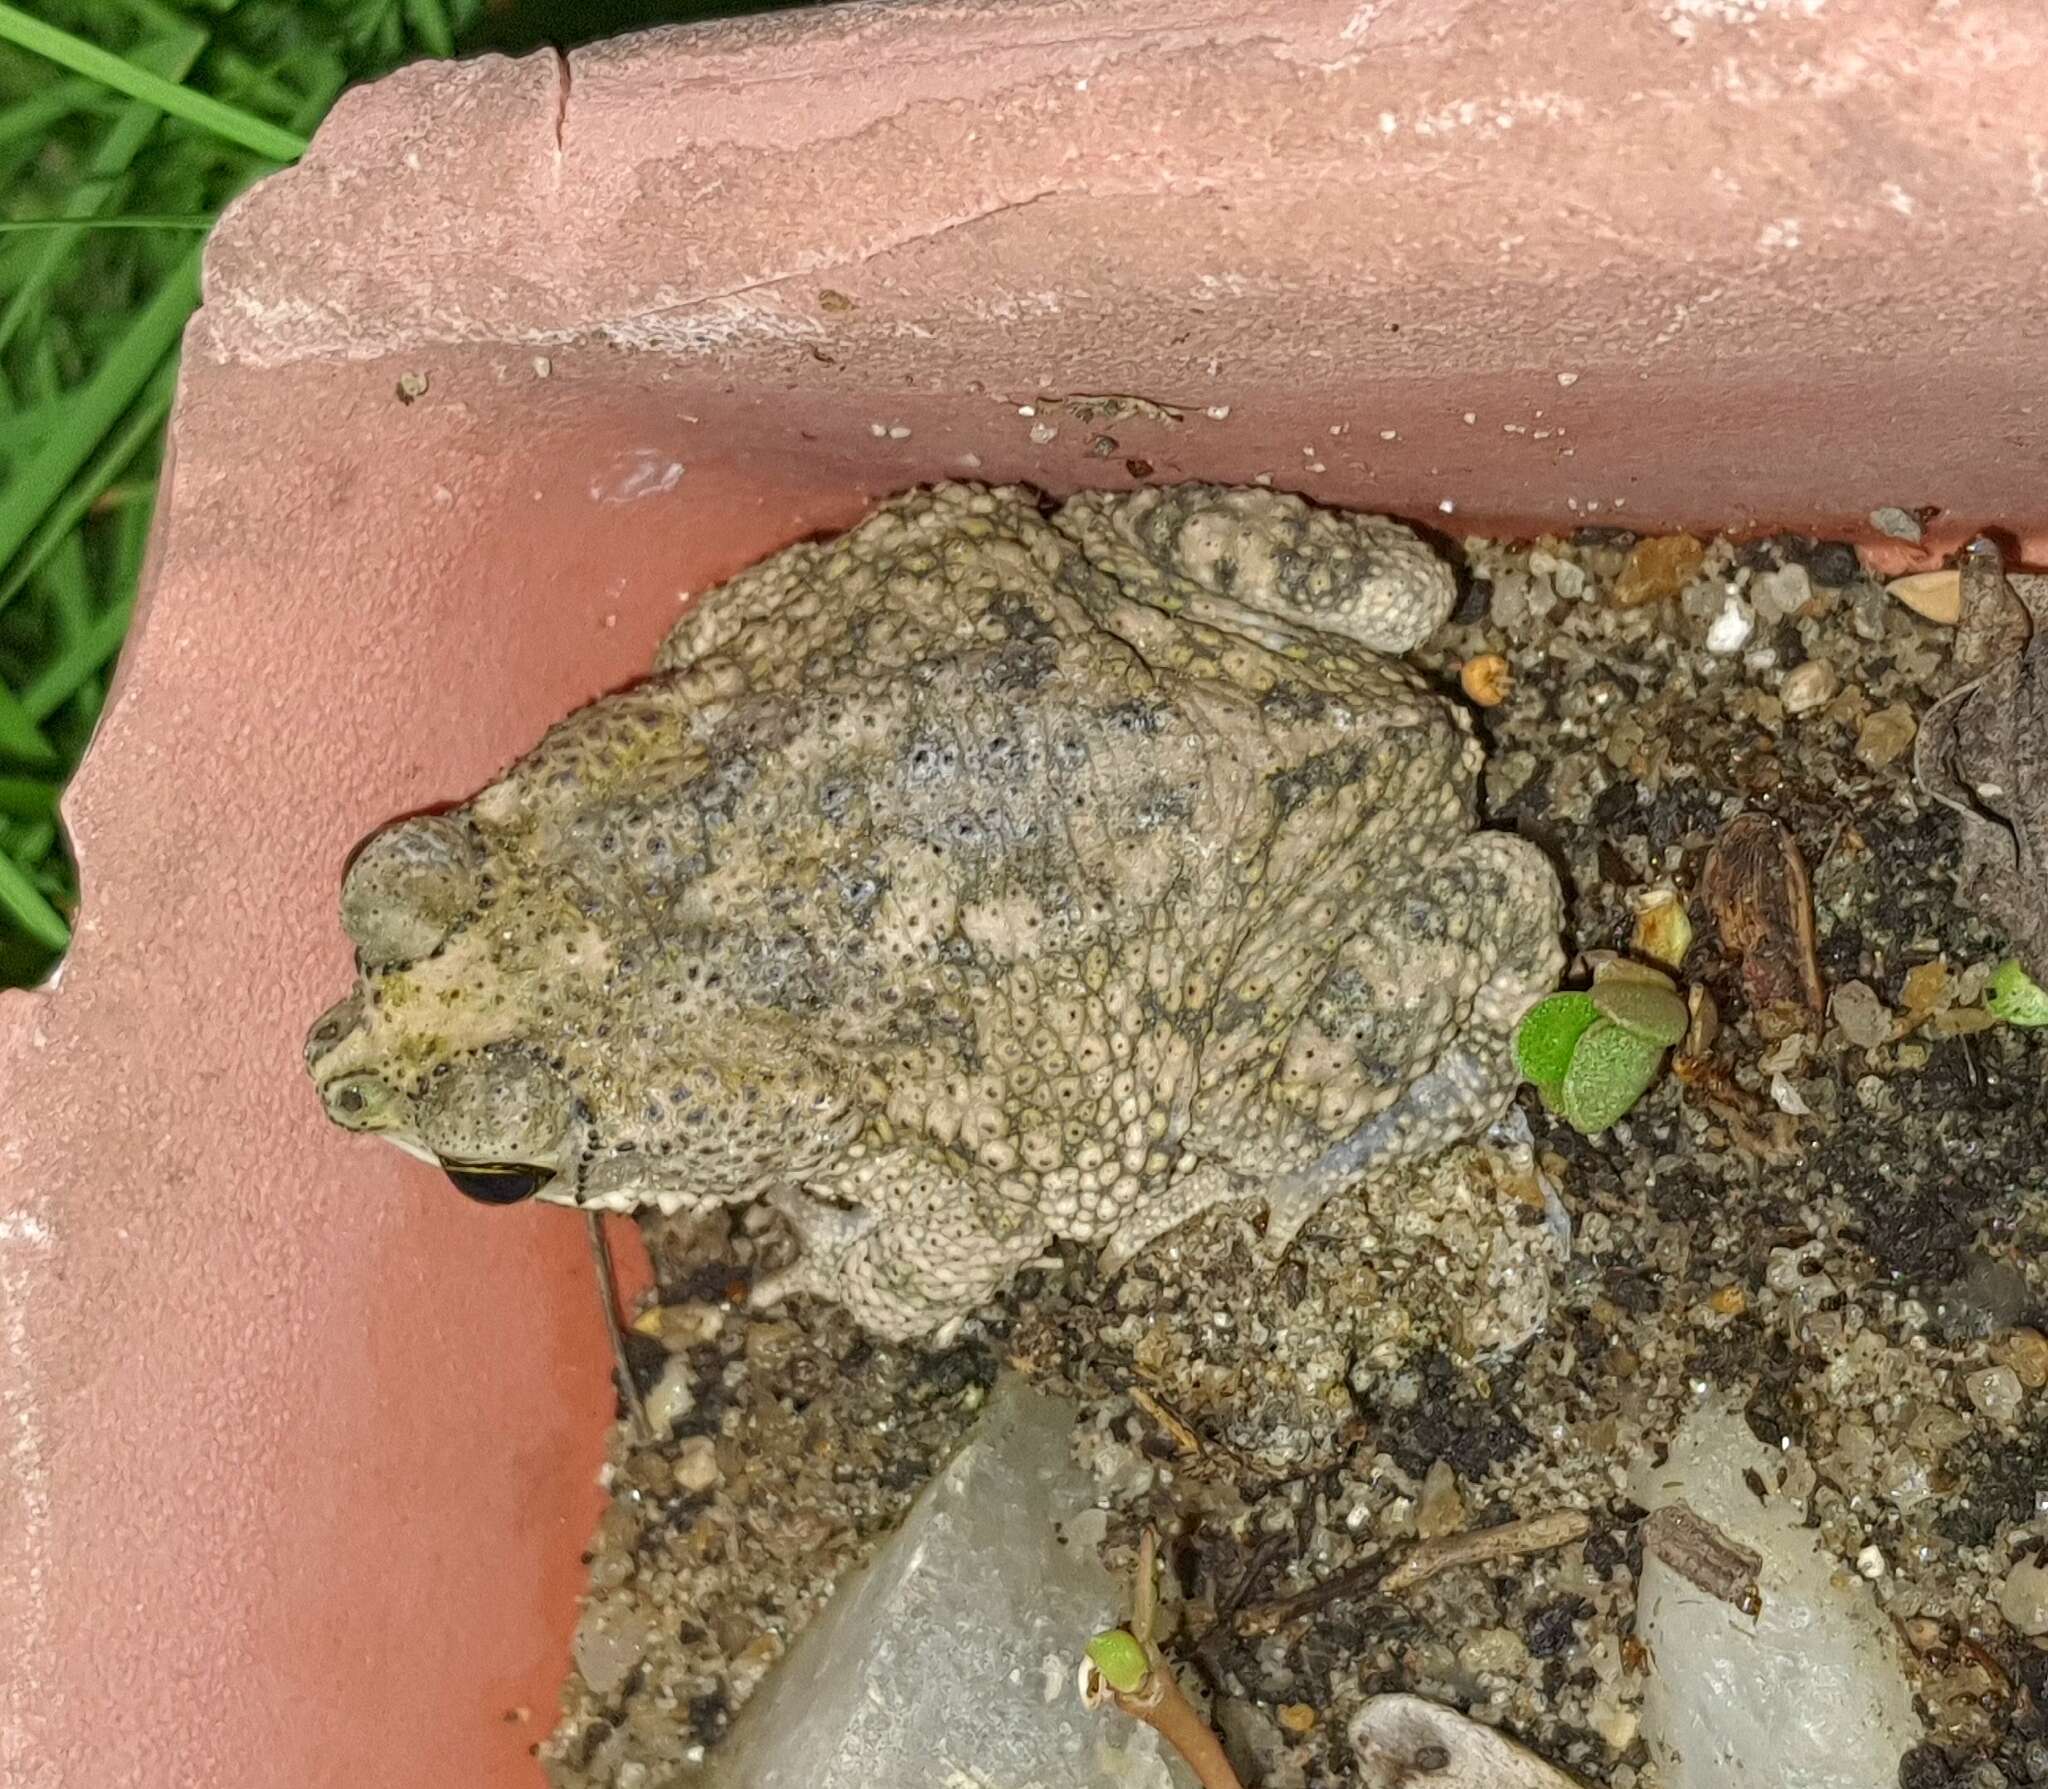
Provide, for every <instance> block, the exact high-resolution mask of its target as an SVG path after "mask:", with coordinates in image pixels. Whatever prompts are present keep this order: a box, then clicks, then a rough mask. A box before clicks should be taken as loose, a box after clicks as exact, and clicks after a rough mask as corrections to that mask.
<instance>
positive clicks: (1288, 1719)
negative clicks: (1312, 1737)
mask: <svg viewBox="0 0 2048 1789" xmlns="http://www.w3.org/2000/svg"><path fill="white" fill-rule="evenodd" d="M1315 1724H1316V1711H1315V1710H1314V1709H1313V1708H1311V1707H1309V1705H1308V1704H1307V1703H1306V1702H1289V1703H1286V1704H1284V1705H1283V1706H1282V1708H1281V1710H1280V1725H1281V1726H1283V1727H1285V1728H1286V1729H1287V1731H1288V1732H1290V1733H1308V1732H1311V1731H1313V1730H1314V1727H1315Z"/></svg>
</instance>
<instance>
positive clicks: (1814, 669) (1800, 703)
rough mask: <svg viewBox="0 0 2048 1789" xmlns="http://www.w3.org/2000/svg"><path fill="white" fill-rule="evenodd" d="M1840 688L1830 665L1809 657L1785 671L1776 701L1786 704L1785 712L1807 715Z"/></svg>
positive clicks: (1822, 660)
mask: <svg viewBox="0 0 2048 1789" xmlns="http://www.w3.org/2000/svg"><path fill="white" fill-rule="evenodd" d="M1841 687H1842V680H1841V679H1840V678H1839V677H1837V676H1836V675H1835V667H1834V666H1833V665H1831V664H1829V663H1828V661H1827V660H1826V659H1824V658H1810V659H1808V660H1807V661H1806V662H1805V663H1804V664H1803V665H1796V666H1794V667H1793V668H1792V669H1791V670H1789V671H1787V672H1786V673H1785V681H1784V683H1783V684H1782V685H1781V686H1780V688H1779V690H1778V700H1779V701H1781V702H1783V703H1784V704H1785V712H1786V713H1787V714H1809V713H1811V712H1812V711H1813V710H1814V709H1816V708H1818V707H1820V706H1821V704H1822V703H1824V702H1832V701H1833V700H1834V699H1835V692H1836V691H1837V690H1838V689H1840V688H1841Z"/></svg>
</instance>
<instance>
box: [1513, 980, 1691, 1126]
mask: <svg viewBox="0 0 2048 1789" xmlns="http://www.w3.org/2000/svg"><path fill="white" fill-rule="evenodd" d="M1688 1016H1689V1015H1688V1013H1687V1010H1686V1004H1685V1001H1684V1000H1683V999H1681V998H1680V996H1679V993H1678V990H1677V989H1676V988H1675V987H1673V986H1672V984H1671V980H1670V978H1669V977H1668V976H1665V975H1663V974H1660V973H1659V972H1658V971H1657V970H1654V969H1650V968H1647V967H1645V966H1644V965H1642V964H1640V963H1630V962H1627V961H1616V962H1610V963H1604V964H1602V965H1601V967H1600V969H1599V970H1598V971H1597V972H1596V973H1595V975H1594V978H1593V985H1592V987H1591V988H1590V989H1588V990H1586V991H1585V992H1583V993H1576V992H1575V993H1564V994H1552V995H1551V996H1550V997H1549V998H1548V999H1547V1000H1539V1001H1538V1002H1537V1003H1536V1004H1535V1005H1534V1006H1533V1007H1531V1008H1530V1009H1529V1012H1528V1014H1527V1016H1526V1017H1525V1018H1524V1019H1523V1020H1522V1023H1521V1024H1520V1026H1518V1027H1517V1028H1516V1031H1515V1065H1516V1066H1517V1067H1518V1068H1519V1069H1520V1070H1521V1071H1522V1075H1523V1078H1524V1079H1526V1080H1528V1081H1531V1082H1533V1083H1535V1086H1536V1090H1537V1092H1538V1093H1540V1094H1541V1095H1542V1096H1543V1103H1544V1105H1546V1106H1547V1107H1549V1109H1550V1110H1551V1111H1553V1112H1556V1113H1558V1114H1560V1115H1561V1116H1562V1117H1563V1118H1564V1120H1565V1122H1566V1123H1567V1124H1569V1125H1570V1126H1571V1127H1572V1128H1573V1129H1574V1130H1576V1131H1578V1132H1579V1133H1580V1134H1581V1135H1583V1136H1588V1137H1592V1136H1597V1135H1599V1133H1600V1132H1602V1131H1604V1130H1606V1129H1607V1128H1608V1127H1609V1126H1610V1125H1612V1124H1614V1123H1616V1122H1617V1121H1618V1120H1619V1119H1621V1118H1622V1117H1624V1116H1626V1114H1627V1113H1628V1111H1629V1109H1630V1108H1631V1107H1633V1106H1634V1105H1635V1103H1636V1101H1637V1100H1639V1099H1641V1098H1642V1096H1643V1094H1644V1092H1645V1090H1647V1088H1648V1087H1649V1085H1650V1083H1651V1082H1652V1081H1654V1080H1655V1079H1656V1078H1657V1066H1658V1064H1659V1063H1660V1062H1661V1061H1662V1060H1663V1057H1664V1052H1665V1051H1666V1050H1667V1049H1669V1048H1670V1047H1671V1046H1672V1045H1673V1044H1675V1043H1677V1042H1678V1041H1679V1040H1680V1039H1681V1038H1682V1037H1684V1036H1685V1031H1686V1025H1687V1022H1688Z"/></svg>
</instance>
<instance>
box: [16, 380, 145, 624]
mask: <svg viewBox="0 0 2048 1789" xmlns="http://www.w3.org/2000/svg"><path fill="white" fill-rule="evenodd" d="M177 389H178V356H177V354H176V352H175V351H173V352H170V353H167V354H165V356H164V357H163V359H162V360H161V361H159V362H158V363H157V369H156V371H155V372H154V373H153V374H151V376H150V381H149V384H148V386H147V387H146V388H145V389H144V391H143V394H142V397H141V399H140V401H139V402H138V403H137V404H136V406H135V408H134V409H133V410H131V411H130V412H129V413H128V420H127V421H126V422H124V423H123V424H122V425H121V427H120V428H119V429H118V430H117V431H116V432H115V433H114V435H113V436H112V438H111V439H110V440H109V441H108V442H107V445H106V447H105V448H104V449H103V450H102V451H101V453H100V456H99V458H98V459H97V460H96V461H94V462H93V464H92V466H91V467H90V468H89V469H88V470H87V472H86V474H85V476H84V477H82V478H80V479H79V480H77V481H76V482H75V483H74V484H73V485H72V486H71V488H70V489H69V490H68V491H66V492H65V494H64V496H63V498H62V500H61V501H60V502H58V503H57V505H56V506H55V507H54V508H53V509H51V510H50V512H49V513H48V514H47V515H45V516H44V517H43V519H42V520H41V521H40V522H39V523H38V524H37V525H36V531H35V533H34V534H33V535H32V536H31V537H30V539H29V541H28V543H27V545H26V547H25V548H24V549H23V551H22V554H21V557H20V559H19V560H17V561H16V563H15V566H14V569H13V570H12V571H10V572H8V573H7V574H6V575H5V576H4V577H0V608H5V607H6V606H7V604H8V602H9V601H10V600H11V599H12V598H13V596H14V595H15V593H16V592H17V591H18V590H20V588H21V587H22V585H24V584H25V583H27V582H28V580H29V579H30V578H32V577H34V576H35V574H36V571H37V570H38V568H39V567H40V566H41V565H42V563H43V561H44V560H45V559H47V558H48V557H49V556H50V554H51V553H52V552H53V551H54V550H55V548H56V546H57V543H58V542H59V541H60V540H62V539H63V538H64V537H65V535H67V534H68V533H70V531H71V530H72V529H73V528H74V527H75V526H76V525H77V524H78V522H79V520H80V518H81V517H83V516H84V514H85V512H86V511H87V510H89V509H90V508H91V507H92V506H93V502H94V500H95V499H96V498H98V496H99V494H100V493H101V492H102V491H104V490H105V489H106V488H107V486H109V485H110V484H112V483H113V482H114V480H115V479H116V478H117V477H119V476H120V473H121V469H122V468H123V467H124V466H126V465H127V464H128V462H129V461H130V460H132V459H133V458H134V457H135V456H136V454H138V453H139V452H141V451H142V449H143V448H145V447H147V446H148V445H149V443H150V442H151V441H153V440H155V439H156V432H157V430H158V429H159V428H161V427H162V426H163V420H164V418H165V416H166V415H168V414H169V412H170V408H171V399H172V397H173V395H175V393H176V391H177Z"/></svg>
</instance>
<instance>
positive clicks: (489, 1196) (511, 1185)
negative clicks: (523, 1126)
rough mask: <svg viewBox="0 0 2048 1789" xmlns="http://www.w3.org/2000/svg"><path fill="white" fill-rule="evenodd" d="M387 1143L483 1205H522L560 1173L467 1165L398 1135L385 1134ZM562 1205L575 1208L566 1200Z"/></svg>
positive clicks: (514, 1165) (521, 1165)
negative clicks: (441, 1176) (439, 1174)
mask: <svg viewBox="0 0 2048 1789" xmlns="http://www.w3.org/2000/svg"><path fill="white" fill-rule="evenodd" d="M381 1134H382V1136H383V1139H384V1141H385V1142H387V1143H389V1144H391V1145H393V1146H394V1147H395V1148H398V1149H402V1150H404V1151H405V1153H406V1154H407V1155H409V1156H411V1157H412V1158H413V1159H414V1160H415V1161H422V1162H425V1163H426V1164H427V1165H428V1166H429V1167H432V1168H439V1169H440V1170H441V1172H442V1173H443V1174H445V1175H446V1176H447V1177H448V1182H449V1184H450V1185H451V1186H453V1187H454V1188H455V1190H456V1191H457V1192H458V1193H460V1194H462V1196H463V1197H464V1198H466V1199H474V1200H475V1201H476V1202H477V1203H478V1204H479V1205H519V1204H523V1203H524V1202H525V1201H526V1200H528V1199H531V1198H533V1197H534V1196H535V1195H536V1194H538V1193H540V1192H542V1191H543V1190H544V1189H545V1188H547V1187H548V1186H550V1185H552V1184H553V1182H554V1180H555V1178H556V1172H555V1170H554V1169H553V1168H544V1167H540V1166H538V1165H537V1164H535V1163H532V1162H463V1161H453V1160H450V1159H449V1158H448V1157H446V1156H442V1155H437V1154H435V1153H434V1151H433V1150H431V1149H429V1148H428V1147H427V1146H426V1145H425V1144H424V1143H421V1142H419V1141H417V1140H416V1139H414V1138H412V1137H408V1136H404V1135H401V1134H400V1133H398V1132H396V1131H385V1132H382V1133H381ZM562 1203H564V1204H572V1205H573V1204H574V1203H575V1200H574V1199H573V1198H568V1197H563V1198H562Z"/></svg>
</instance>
